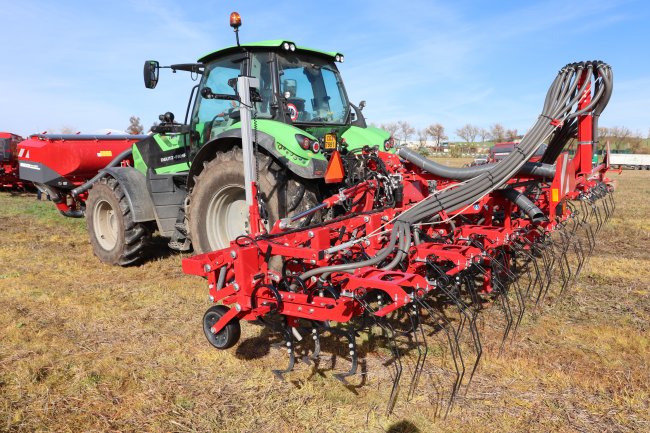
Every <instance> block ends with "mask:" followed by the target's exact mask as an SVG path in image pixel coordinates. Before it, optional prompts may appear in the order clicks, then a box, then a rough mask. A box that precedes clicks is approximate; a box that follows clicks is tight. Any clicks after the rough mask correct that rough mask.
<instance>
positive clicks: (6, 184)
mask: <svg viewBox="0 0 650 433" xmlns="http://www.w3.org/2000/svg"><path fill="white" fill-rule="evenodd" d="M22 140H23V138H22V137H21V136H19V135H16V134H12V133H11V132H0V188H22V187H23V186H24V185H23V182H22V181H21V180H20V178H19V177H18V159H17V158H16V156H17V154H18V153H17V149H16V147H17V146H18V143H20V142H21V141H22Z"/></svg>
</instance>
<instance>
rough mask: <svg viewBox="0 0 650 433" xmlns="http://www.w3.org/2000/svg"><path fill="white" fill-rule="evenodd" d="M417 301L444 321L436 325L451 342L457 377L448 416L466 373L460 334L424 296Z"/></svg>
mask: <svg viewBox="0 0 650 433" xmlns="http://www.w3.org/2000/svg"><path fill="white" fill-rule="evenodd" d="M415 302H417V303H418V304H419V305H420V306H421V307H422V308H424V309H425V310H426V311H427V313H428V314H429V315H430V316H431V318H432V319H435V321H436V322H437V321H442V322H443V324H442V325H439V326H436V327H437V328H440V329H442V330H443V331H444V333H445V336H446V337H447V343H448V344H449V352H450V353H451V359H452V362H453V365H454V369H455V370H456V379H455V380H454V384H453V386H452V390H451V396H450V397H449V405H448V406H447V411H446V414H445V416H446V415H447V414H448V413H449V411H450V410H451V408H452V406H453V404H454V400H455V398H456V394H457V393H458V389H459V388H460V384H461V382H462V379H463V375H464V374H465V364H464V362H463V357H462V353H461V350H460V342H459V340H458V336H457V335H456V330H455V328H454V327H453V326H452V325H451V323H450V322H449V320H448V319H447V318H446V317H445V316H444V314H439V313H438V312H436V310H435V309H434V308H433V307H432V306H431V305H430V304H429V303H428V302H426V301H425V300H424V299H422V298H419V297H415Z"/></svg>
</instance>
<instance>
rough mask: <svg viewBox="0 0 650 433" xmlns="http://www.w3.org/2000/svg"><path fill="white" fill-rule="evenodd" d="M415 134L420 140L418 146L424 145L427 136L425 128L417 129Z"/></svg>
mask: <svg viewBox="0 0 650 433" xmlns="http://www.w3.org/2000/svg"><path fill="white" fill-rule="evenodd" d="M417 134H418V141H419V142H420V146H426V144H427V139H428V138H429V133H428V132H427V128H422V129H418V131H417Z"/></svg>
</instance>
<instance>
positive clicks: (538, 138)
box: [300, 61, 612, 281]
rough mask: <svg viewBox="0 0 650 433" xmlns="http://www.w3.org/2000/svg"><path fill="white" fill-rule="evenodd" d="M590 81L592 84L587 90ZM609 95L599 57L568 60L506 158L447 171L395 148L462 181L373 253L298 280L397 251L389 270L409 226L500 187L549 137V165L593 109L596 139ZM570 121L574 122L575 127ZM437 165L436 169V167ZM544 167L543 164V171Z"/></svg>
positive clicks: (399, 224)
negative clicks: (581, 105)
mask: <svg viewBox="0 0 650 433" xmlns="http://www.w3.org/2000/svg"><path fill="white" fill-rule="evenodd" d="M592 77H593V82H594V86H593V87H591V88H589V87H588V86H589V84H590V83H591V82H592ZM591 90H593V96H592V100H591V102H590V103H589V104H588V105H587V106H586V107H584V108H582V109H578V108H577V104H578V102H579V101H580V100H581V98H583V95H584V94H585V92H587V91H591ZM611 93H612V72H611V68H610V67H609V65H607V64H606V63H603V62H601V61H588V62H579V63H570V64H568V65H566V66H565V67H564V68H562V69H561V70H560V71H559V73H558V75H557V77H556V78H555V80H554V81H553V83H552V84H551V87H550V89H549V91H548V93H547V95H546V99H545V101H544V106H543V109H542V113H541V114H540V116H539V117H538V118H537V121H536V122H535V123H534V124H533V126H532V127H531V128H530V129H529V131H528V133H527V134H526V135H525V136H524V138H523V139H522V140H521V142H520V143H519V145H518V146H517V147H515V149H514V151H513V152H511V153H510V154H509V155H508V156H507V157H506V158H505V159H503V160H502V161H500V162H499V163H496V164H491V165H488V166H485V167H476V168H469V169H460V171H457V170H458V169H450V168H449V167H445V166H440V165H438V164H435V163H433V162H432V161H429V160H426V159H425V158H423V157H421V156H420V155H418V154H417V153H416V152H413V151H410V150H407V149H404V148H402V149H400V151H399V155H400V156H401V157H403V158H405V159H407V160H409V161H411V162H413V163H414V164H415V165H418V166H420V167H421V168H423V169H425V170H426V169H427V168H428V169H429V170H438V172H440V171H441V170H440V167H442V168H443V169H444V170H443V171H446V173H447V175H448V176H444V177H451V178H454V177H455V178H457V179H466V180H465V181H464V182H463V183H460V184H458V185H455V186H453V187H451V188H448V189H445V190H441V191H438V192H437V193H434V194H431V195H430V196H428V197H427V198H425V199H424V200H422V201H421V202H419V203H417V204H416V205H414V206H413V207H411V208H410V209H408V210H406V211H405V212H403V213H402V214H400V215H399V216H398V217H397V218H396V219H395V220H394V221H393V228H392V231H391V235H390V238H389V241H388V244H387V246H386V247H385V248H383V249H382V250H380V251H379V252H378V253H377V254H376V255H375V256H374V257H371V258H370V259H366V260H363V261H360V262H356V263H345V264H340V265H333V266H324V267H319V268H315V269H312V270H310V271H307V272H305V273H303V274H302V275H301V277H300V278H301V279H302V280H303V281H304V280H305V279H308V278H311V277H313V276H316V275H323V276H325V275H324V274H330V273H332V272H352V271H354V270H355V269H358V268H360V267H365V266H375V265H378V264H380V263H381V262H383V261H384V260H385V259H387V258H388V257H389V256H390V254H391V253H393V252H396V253H395V256H394V258H393V260H391V262H390V263H388V264H387V265H385V266H384V267H383V268H382V269H385V270H389V269H393V268H394V267H395V266H396V265H397V264H398V263H400V261H401V260H402V259H403V258H404V256H405V254H406V252H405V251H407V250H408V248H409V246H410V244H411V235H412V233H411V228H412V226H413V225H414V224H417V223H420V222H423V221H425V220H428V219H430V218H431V217H432V216H434V215H437V214H439V213H440V212H442V211H445V212H447V213H449V212H453V211H456V210H459V209H462V208H464V207H467V206H471V205H472V204H473V203H476V202H477V201H479V200H480V199H481V198H482V197H484V196H485V195H487V194H489V193H491V192H493V191H495V190H497V189H498V188H500V187H501V186H503V185H504V184H505V183H506V182H507V181H508V180H509V179H510V178H512V177H513V176H514V175H516V174H517V173H518V172H520V171H521V170H522V168H523V167H524V166H525V165H526V164H527V162H528V160H529V159H530V158H531V157H532V156H533V155H534V153H535V152H536V151H537V149H538V148H539V146H540V145H541V144H542V143H543V142H544V141H545V140H546V139H548V138H549V137H550V136H551V135H553V134H554V135H553V137H552V139H551V140H550V145H549V147H548V149H547V150H546V152H545V154H544V156H543V158H542V161H541V162H542V163H544V164H551V163H554V162H555V159H557V156H559V154H560V153H561V152H562V150H563V149H564V147H565V145H566V143H567V142H568V140H569V139H570V138H571V135H572V134H573V132H574V128H576V127H577V118H578V116H579V115H582V114H585V113H590V112H592V113H593V116H594V130H595V134H594V137H597V135H596V133H597V120H596V119H597V116H598V115H600V113H601V112H602V111H603V109H604V108H605V106H606V105H607V102H608V101H609V98H610V97H611ZM574 125H575V126H574ZM436 166H437V167H436ZM544 167H545V166H542V169H547V167H546V168H544Z"/></svg>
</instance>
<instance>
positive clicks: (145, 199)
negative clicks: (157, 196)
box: [100, 167, 156, 223]
mask: <svg viewBox="0 0 650 433" xmlns="http://www.w3.org/2000/svg"><path fill="white" fill-rule="evenodd" d="M100 173H102V174H104V175H106V176H111V177H113V178H115V180H117V182H118V183H119V184H120V186H121V187H122V191H124V195H125V196H126V202H127V203H128V205H129V208H130V209H131V212H133V221H134V222H137V223H141V222H147V221H155V219H156V213H155V211H154V206H153V201H152V200H151V196H150V195H149V189H148V188H147V178H146V177H145V176H144V174H142V173H140V172H139V171H138V170H136V169H135V168H133V167H107V168H104V169H102V170H100Z"/></svg>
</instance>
